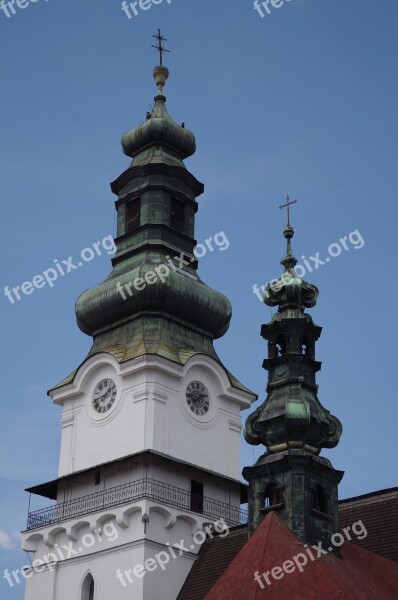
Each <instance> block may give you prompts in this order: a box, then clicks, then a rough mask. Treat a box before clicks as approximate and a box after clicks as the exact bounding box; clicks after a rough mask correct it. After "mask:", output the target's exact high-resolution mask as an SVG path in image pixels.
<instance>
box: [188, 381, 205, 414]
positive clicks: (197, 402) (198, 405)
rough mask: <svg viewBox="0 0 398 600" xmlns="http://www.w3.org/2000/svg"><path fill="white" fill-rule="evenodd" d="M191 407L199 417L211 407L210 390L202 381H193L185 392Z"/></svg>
mask: <svg viewBox="0 0 398 600" xmlns="http://www.w3.org/2000/svg"><path fill="white" fill-rule="evenodd" d="M185 396H186V399H187V403H188V406H189V408H190V409H191V410H192V412H193V413H195V415H198V416H199V417H201V416H203V415H205V414H206V413H207V412H208V410H209V407H210V398H209V392H208V391H207V389H206V388H205V386H204V385H203V383H200V381H192V382H191V383H190V384H189V385H188V386H187V390H186V392H185Z"/></svg>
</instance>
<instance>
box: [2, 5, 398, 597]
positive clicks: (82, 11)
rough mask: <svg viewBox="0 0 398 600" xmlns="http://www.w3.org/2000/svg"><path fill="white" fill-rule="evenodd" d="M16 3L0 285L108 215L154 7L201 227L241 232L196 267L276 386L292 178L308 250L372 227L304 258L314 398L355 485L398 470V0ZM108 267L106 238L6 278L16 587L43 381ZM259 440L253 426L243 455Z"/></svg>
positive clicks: (52, 435) (6, 531)
mask: <svg viewBox="0 0 398 600" xmlns="http://www.w3.org/2000/svg"><path fill="white" fill-rule="evenodd" d="M16 10H17V12H16V14H15V15H13V16H11V17H10V18H7V17H6V15H5V14H4V13H3V12H0V36H1V38H0V43H1V46H2V48H3V53H2V61H1V64H2V66H1V75H2V77H1V79H2V88H3V99H2V118H1V120H0V128H1V129H0V132H1V134H0V147H1V162H0V190H1V197H2V203H1V223H2V235H1V237H0V244H1V254H2V257H3V259H2V265H3V268H2V271H1V281H0V289H1V290H3V288H4V287H5V286H7V285H8V286H10V287H15V286H16V285H21V284H22V283H23V282H25V281H32V279H33V277H34V276H35V275H39V274H41V273H43V271H45V270H46V269H48V268H50V267H53V266H54V260H55V259H58V260H59V261H61V260H63V259H67V258H68V257H69V256H73V257H76V256H77V255H79V254H80V252H81V251H82V250H83V249H84V248H87V247H89V246H92V244H93V243H94V242H96V241H100V240H102V239H103V238H104V237H105V236H107V235H110V234H112V235H113V234H114V233H115V210H114V205H113V200H114V197H113V195H112V193H111V191H110V188H109V182H110V181H112V180H114V179H115V178H116V177H117V176H118V175H119V174H120V173H121V172H122V171H123V170H125V169H126V168H127V167H128V165H129V160H128V159H127V157H125V156H124V155H123V154H122V151H121V148H120V136H121V134H122V133H123V132H124V131H126V130H127V129H130V128H132V127H134V126H135V125H137V124H138V123H140V122H141V121H142V120H143V119H144V118H145V113H146V111H147V110H148V108H149V102H150V101H152V98H153V96H154V94H155V87H154V83H153V79H152V67H153V66H154V65H155V64H156V62H157V60H156V54H155V51H154V50H152V49H151V48H150V44H151V43H152V41H153V40H152V38H151V35H152V33H155V31H156V30H157V28H158V27H161V29H162V31H164V32H165V34H166V37H167V38H168V47H169V48H170V49H171V50H172V53H171V54H170V55H167V56H166V59H165V62H166V64H167V66H168V67H169V69H170V78H169V81H168V83H167V87H166V88H165V93H166V95H167V98H168V100H167V106H168V110H169V112H170V114H171V115H172V116H173V117H174V118H175V119H176V120H177V121H182V120H185V122H186V124H187V127H188V128H189V129H191V130H192V131H193V132H194V133H195V135H196V141H197V152H196V154H195V156H194V157H192V158H190V159H188V160H187V161H186V165H187V167H188V168H189V170H190V171H191V172H192V173H193V174H194V175H195V176H196V177H197V178H198V179H199V180H200V181H203V182H204V184H205V194H204V195H203V196H202V197H201V198H200V199H199V204H200V209H199V212H198V215H197V220H196V239H197V240H198V242H200V241H203V240H204V239H206V238H207V237H209V236H212V235H214V234H215V233H217V232H219V231H224V233H225V234H226V236H227V237H228V240H229V242H230V247H229V248H228V250H226V251H224V252H220V251H215V252H213V253H208V254H207V255H206V256H205V257H204V258H203V259H202V260H201V262H200V270H199V273H200V275H201V277H202V279H203V280H204V281H205V282H206V283H207V284H208V285H210V286H212V287H214V288H216V289H217V290H219V291H222V292H223V293H225V294H226V295H227V296H228V298H229V299H230V300H231V302H232V305H233V319H232V323H231V327H230V329H229V331H228V333H227V334H226V335H225V336H224V338H223V339H221V340H219V341H218V342H217V343H216V347H217V351H218V353H219V356H220V358H221V359H222V360H223V362H224V364H225V365H226V367H227V368H228V369H229V370H230V371H232V373H234V374H235V376H236V377H238V378H239V379H240V380H241V381H242V382H243V383H244V384H245V385H246V386H248V387H249V388H251V389H253V390H254V391H255V392H256V393H258V394H259V397H260V399H261V401H262V400H263V399H264V398H265V392H264V388H265V385H266V372H265V371H263V369H262V368H261V364H262V360H263V359H264V358H265V356H266V343H265V342H264V340H262V339H261V338H260V335H259V333H260V327H261V324H262V323H264V322H267V321H269V319H270V316H271V311H270V309H269V308H268V307H265V306H264V305H262V304H261V303H260V302H259V301H258V299H257V298H256V296H255V295H254V294H253V290H252V286H253V284H255V283H257V284H258V285H262V284H264V283H266V282H267V281H269V280H270V279H272V278H273V277H277V276H279V274H280V272H281V267H280V265H279V260H280V259H281V257H282V255H283V251H284V240H283V238H282V235H281V232H282V229H283V227H284V225H285V215H283V214H282V211H279V210H278V205H279V204H282V203H283V201H284V199H285V197H286V194H290V195H291V197H293V198H297V199H298V200H299V202H298V204H297V205H296V206H295V207H294V208H293V210H292V220H293V225H294V228H295V231H296V235H295V238H294V240H293V249H294V251H295V253H296V256H297V257H298V258H299V260H300V257H301V256H305V257H310V256H314V255H315V254H316V253H317V252H319V253H320V257H321V258H323V259H324V258H325V257H326V256H327V255H328V247H329V245H330V244H333V243H339V240H340V238H343V237H344V236H348V235H349V234H350V233H351V232H353V231H358V232H359V233H360V235H361V237H362V239H363V241H364V244H362V247H359V245H360V244H357V246H358V248H357V249H355V247H354V244H351V243H350V242H347V245H348V250H342V252H341V254H340V255H339V256H336V257H335V258H331V260H330V261H329V262H328V263H326V264H325V265H323V266H321V267H319V268H318V269H316V270H314V271H313V273H310V274H308V273H307V274H306V276H305V278H306V279H307V280H308V281H310V282H312V283H314V284H315V285H317V286H318V287H319V289H320V298H319V302H318V305H317V307H316V308H315V309H313V310H312V311H311V314H312V316H313V318H314V320H315V322H316V323H318V324H319V325H321V326H323V328H324V329H323V333H322V337H321V340H320V342H319V343H318V347H317V357H318V359H319V360H321V361H322V362H323V368H322V372H321V373H320V375H319V378H318V383H319V385H320V389H319V397H320V400H321V402H322V403H323V404H324V405H325V406H326V407H327V408H328V409H329V410H330V411H331V412H332V413H333V414H335V415H336V416H338V417H339V418H340V420H341V421H342V423H343V427H344V433H343V437H342V439H341V442H340V444H339V446H338V447H337V448H336V449H335V450H332V451H329V452H327V453H325V454H326V455H327V456H328V457H329V458H330V459H331V460H332V462H333V464H334V466H335V467H336V468H338V469H341V470H344V471H345V472H346V474H345V477H344V479H343V481H342V483H341V486H340V496H341V497H348V496H353V495H357V494H362V493H366V492H371V491H374V490H377V489H382V488H386V487H392V486H396V485H397V460H396V444H395V437H396V422H397V420H396V418H397V408H396V406H397V404H396V392H395V391H394V388H395V375H396V373H395V368H396V367H395V364H396V359H395V357H396V354H395V352H394V351H395V345H394V338H395V336H396V330H397V311H396V310H395V298H396V294H397V289H396V288H397V284H396V276H395V273H396V268H395V266H393V261H394V257H395V253H396V235H397V231H396V218H397V208H396V202H397V198H396V174H397V111H396V105H397V79H396V58H397V36H396V22H397V17H398V4H397V3H396V1H395V0H379V2H377V3H376V1H375V0H373V1H372V0H300V1H299V0H297V1H295V0H292V1H291V2H288V1H285V3H284V4H283V5H282V6H281V7H280V8H278V9H276V8H273V9H272V10H271V14H270V15H266V16H265V17H264V18H261V17H260V16H259V15H258V13H257V12H255V11H254V9H253V2H252V0H218V1H217V2H214V0H212V1H210V0H201V1H199V0H185V1H183V0H173V2H172V3H171V4H168V3H167V2H166V0H164V2H163V3H162V4H160V5H158V6H152V7H151V8H150V9H149V10H147V11H145V12H144V11H140V13H139V15H138V16H136V17H134V18H132V19H128V18H127V16H126V15H125V14H124V13H123V12H122V10H121V2H120V1H119V0H101V1H98V0H85V1H84V2H77V1H76V0H74V1H69V2H67V1H66V0H49V1H48V2H46V1H45V0H38V2H36V3H31V4H29V5H28V6H27V8H26V9H24V10H21V9H16ZM357 238H358V236H357ZM357 238H356V239H357ZM340 245H341V244H340ZM334 250H336V247H334ZM109 271H110V257H109V256H108V255H107V253H106V252H105V251H104V252H103V253H102V255H101V256H98V257H96V258H95V259H93V260H92V261H91V262H87V263H85V264H84V265H83V266H82V267H81V268H79V269H77V270H74V271H73V272H71V273H69V274H68V275H66V276H65V277H63V278H61V277H60V278H59V279H58V280H57V281H56V282H55V284H54V286H53V287H52V288H50V287H49V286H45V287H43V288H42V289H36V290H35V291H34V293H32V294H31V295H22V299H21V300H20V301H15V302H14V304H11V302H10V301H9V300H8V299H7V297H6V296H4V295H3V292H2V294H1V298H0V310H1V315H2V338H3V352H2V357H3V358H2V362H3V369H2V386H1V390H0V395H1V406H2V420H1V421H2V427H1V435H0V451H1V463H0V477H1V492H2V493H1V498H2V502H1V508H0V573H1V577H0V595H1V598H2V599H3V598H4V599H5V600H9V599H15V600H20V599H22V598H23V586H22V585H21V586H15V587H14V588H12V589H11V588H10V587H9V586H8V585H7V583H6V582H5V581H4V580H3V578H2V572H3V569H5V568H9V569H10V570H11V569H15V568H19V567H20V566H21V565H22V564H25V562H26V560H25V555H24V553H23V552H21V551H20V550H18V539H17V535H16V534H15V533H13V532H18V531H20V530H22V529H24V525H25V519H26V513H27V502H28V497H27V494H26V493H25V492H24V491H23V490H24V488H25V487H27V486H29V485H31V484H35V483H40V482H44V481H47V480H49V479H52V478H54V477H55V476H56V473H57V466H58V453H59V434H60V426H59V421H60V411H59V408H58V407H55V406H53V405H52V403H51V401H50V399H49V398H48V397H47V396H46V391H47V389H49V388H50V387H51V386H52V385H54V384H55V383H57V382H59V381H60V380H61V379H63V378H64V376H66V375H67V374H69V373H70V372H71V371H72V370H73V369H74V368H75V367H76V366H77V365H78V364H79V363H80V362H81V361H82V360H83V358H84V357H85V355H86V353H87V352H88V350H89V347H90V339H89V338H88V337H87V336H85V335H84V334H82V333H81V332H80V331H79V329H78V328H77V326H76V324H75V315H74V303H75V300H76V298H77V297H78V296H79V294H80V293H81V292H82V291H83V290H85V289H87V288H88V287H91V286H93V285H95V284H97V283H99V282H100V281H102V280H103V279H104V278H105V277H106V276H107V275H108V273H109ZM260 452H261V449H260V448H254V450H253V448H252V447H249V446H247V445H246V444H245V443H244V442H243V441H242V466H243V465H247V464H252V463H253V459H254V458H257V457H258V456H259V454H260ZM35 502H36V504H34V506H35V507H38V508H39V507H41V506H44V505H45V504H46V501H45V500H43V503H41V501H40V499H38V500H35Z"/></svg>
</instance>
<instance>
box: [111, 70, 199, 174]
mask: <svg viewBox="0 0 398 600" xmlns="http://www.w3.org/2000/svg"><path fill="white" fill-rule="evenodd" d="M153 74H154V77H155V80H156V83H157V85H158V88H159V92H161V91H162V89H163V85H164V84H165V82H166V79H167V78H168V76H169V71H168V69H167V68H166V67H164V66H159V67H155V69H154V72H153ZM122 148H123V152H124V153H125V154H126V155H127V156H130V157H131V158H133V159H134V161H133V163H134V165H142V164H148V163H151V162H163V163H166V164H175V165H179V166H181V167H184V164H183V162H182V161H183V159H185V158H188V157H189V156H192V154H194V152H195V150H196V143H195V136H194V134H193V133H191V132H190V131H188V130H187V129H185V127H184V126H183V125H178V124H177V123H176V122H175V121H174V120H173V119H172V118H171V117H170V115H169V113H168V112H167V109H166V97H165V96H163V94H162V93H159V94H158V95H157V96H156V97H155V106H154V109H153V111H152V112H151V113H148V115H147V119H146V121H145V122H144V123H142V124H141V125H139V126H138V127H136V128H135V129H132V130H131V131H128V132H126V133H125V134H124V135H123V137H122ZM184 168H185V167H184Z"/></svg>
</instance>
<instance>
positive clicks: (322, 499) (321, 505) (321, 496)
mask: <svg viewBox="0 0 398 600" xmlns="http://www.w3.org/2000/svg"><path fill="white" fill-rule="evenodd" d="M312 499H313V500H312V508H314V509H315V510H318V511H319V512H321V513H324V514H328V501H327V495H326V493H325V490H324V489H323V487H322V486H321V485H319V483H318V484H317V485H316V486H315V487H314V489H313V490H312Z"/></svg>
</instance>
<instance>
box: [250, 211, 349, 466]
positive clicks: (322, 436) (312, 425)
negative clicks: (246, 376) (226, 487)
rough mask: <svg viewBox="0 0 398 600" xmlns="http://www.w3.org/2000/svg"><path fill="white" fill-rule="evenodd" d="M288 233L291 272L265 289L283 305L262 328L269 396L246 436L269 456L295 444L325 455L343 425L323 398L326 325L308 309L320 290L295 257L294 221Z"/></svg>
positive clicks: (286, 261) (272, 301)
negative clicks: (321, 350) (318, 346)
mask: <svg viewBox="0 0 398 600" xmlns="http://www.w3.org/2000/svg"><path fill="white" fill-rule="evenodd" d="M283 235H284V237H285V239H286V240H287V250H286V255H285V256H284V258H283V259H282V260H281V264H282V265H283V266H284V267H285V271H284V273H283V275H282V276H281V277H280V278H279V279H278V280H275V281H273V282H272V283H270V284H268V285H267V287H266V289H265V293H264V302H265V304H267V305H268V306H278V307H279V309H278V312H277V313H275V314H274V315H273V317H272V320H271V323H268V324H265V325H263V326H262V328H261V335H262V337H263V338H264V339H266V340H267V341H268V358H267V359H266V360H265V361H264V363H263V367H264V368H265V369H266V370H267V371H268V372H269V382H268V387H267V392H268V396H267V399H266V400H265V402H264V403H263V404H262V405H261V406H260V407H259V408H258V409H257V410H256V411H255V412H254V413H253V414H251V415H250V416H249V417H248V419H247V421H246V429H245V434H244V435H245V439H246V441H247V442H248V443H249V444H254V445H256V444H260V443H261V444H264V445H265V446H266V447H267V450H268V453H269V454H273V453H278V452H285V451H288V450H289V449H291V448H295V449H303V450H304V451H305V452H308V453H310V454H319V452H320V450H321V448H333V447H334V446H336V445H337V444H338V442H339V439H340V436H341V433H342V426H341V423H340V421H339V420H338V419H337V418H336V417H334V416H332V415H331V414H330V412H329V411H328V410H327V409H326V408H324V407H323V406H322V404H321V403H320V401H319V399H318V397H317V390H318V386H317V384H316V373H317V371H319V370H320V368H321V363H320V362H318V361H316V359H315V343H316V341H317V340H318V339H319V337H320V334H321V331H322V329H321V328H320V327H318V326H317V325H315V324H314V323H313V320H312V318H311V316H310V315H309V314H307V313H305V312H304V309H305V308H311V307H313V306H315V304H316V302H317V299H318V294H319V292H318V289H317V288H316V287H315V286H314V285H312V284H310V283H307V282H306V281H303V280H302V279H301V278H300V277H298V275H297V274H296V272H295V270H294V267H295V266H296V264H297V260H296V259H295V258H294V256H293V255H292V248H291V240H292V238H293V235H294V230H293V228H292V227H291V226H290V223H289V224H288V225H287V227H286V228H285V230H284V232H283Z"/></svg>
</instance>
